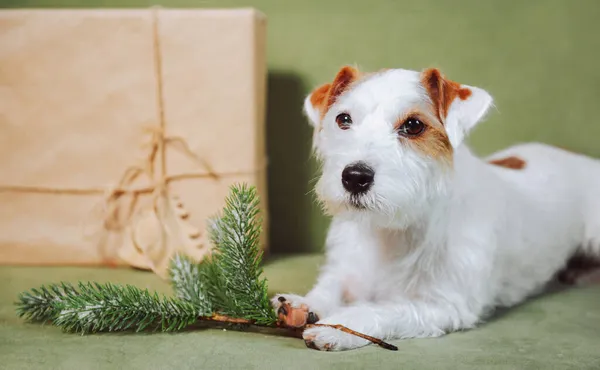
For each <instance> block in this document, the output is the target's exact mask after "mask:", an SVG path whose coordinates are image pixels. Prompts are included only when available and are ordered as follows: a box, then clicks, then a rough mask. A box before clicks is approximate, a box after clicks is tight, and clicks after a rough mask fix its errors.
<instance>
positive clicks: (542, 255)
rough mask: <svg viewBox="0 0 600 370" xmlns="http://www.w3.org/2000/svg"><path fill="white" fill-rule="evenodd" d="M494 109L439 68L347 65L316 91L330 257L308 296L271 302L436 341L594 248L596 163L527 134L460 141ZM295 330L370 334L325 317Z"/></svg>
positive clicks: (350, 340)
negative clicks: (479, 153)
mask: <svg viewBox="0 0 600 370" xmlns="http://www.w3.org/2000/svg"><path fill="white" fill-rule="evenodd" d="M491 105H492V98H491V96H490V95H489V94H488V93H487V92H486V91H484V90H482V89H480V88H477V87H473V86H468V85H463V84H459V83H457V82H454V81H451V80H449V79H447V78H446V77H444V76H443V75H442V74H441V73H440V72H439V71H438V70H437V69H427V70H424V71H422V72H416V71H409V70H403V69H389V70H384V71H381V72H378V73H371V74H363V73H361V72H359V71H358V70H357V69H356V68H353V67H344V68H342V69H341V70H340V71H339V72H338V74H337V75H336V77H335V79H334V80H333V82H331V83H328V84H325V85H323V86H321V87H319V88H317V89H315V90H314V91H313V92H312V93H311V94H310V95H309V96H308V97H307V98H306V100H305V105H304V110H305V113H306V115H307V117H308V119H309V120H310V122H311V124H312V125H313V126H314V138H313V140H314V149H315V154H316V156H317V158H318V159H319V160H320V161H321V162H322V176H321V177H320V180H319V182H318V184H317V186H316V192H317V195H318V198H319V200H320V201H321V203H322V205H323V208H324V209H325V210H326V212H327V213H328V214H330V215H332V216H333V220H332V224H331V227H330V230H329V233H328V236H327V241H326V255H327V260H326V264H325V265H324V267H323V269H322V272H321V274H320V276H319V278H318V282H317V283H316V285H315V286H314V288H313V289H312V290H311V291H310V292H309V293H308V294H307V295H306V296H304V297H300V296H296V295H292V294H283V295H277V296H275V297H274V299H273V305H274V306H275V308H276V309H280V308H281V306H282V304H286V305H289V307H292V308H295V309H301V310H304V311H306V312H307V313H308V312H310V316H311V317H313V318H314V320H318V322H319V323H323V324H340V325H343V326H346V327H348V328H350V329H352V330H355V331H358V332H361V333H364V334H367V335H370V336H373V337H378V338H381V339H402V338H417V337H435V336H440V335H442V334H444V333H448V332H452V331H457V330H463V329H468V328H473V327H474V326H476V324H477V323H478V322H480V321H481V320H482V319H484V318H485V317H486V315H488V314H489V313H490V312H491V311H492V310H493V309H494V308H495V307H499V306H505V307H506V306H512V305H515V304H517V303H519V302H522V301H523V300H525V299H526V298H527V297H529V296H531V295H533V294H536V293H538V292H540V291H541V290H542V289H543V288H544V286H545V285H546V284H547V283H548V282H549V281H550V280H552V278H553V277H554V276H555V275H556V274H557V273H558V272H559V271H560V270H561V269H562V268H564V267H565V266H566V263H567V261H568V260H569V258H571V257H572V256H575V255H578V256H586V257H589V258H598V257H600V161H598V160H595V159H591V158H588V157H585V156H582V155H578V154H574V153H571V152H568V151H565V150H562V149H558V148H555V147H551V146H547V145H543V144H535V143H532V144H524V145H517V146H514V147H511V148H508V149H506V150H503V151H501V152H498V153H496V154H494V155H492V156H491V157H490V158H486V159H485V160H482V159H480V158H478V157H476V156H475V155H474V154H473V153H472V152H471V151H470V150H469V148H468V147H467V146H466V145H465V144H464V142H463V140H464V139H465V136H466V135H467V134H468V132H469V131H470V130H471V129H472V128H473V127H474V126H475V125H476V124H477V123H478V122H480V121H481V120H482V118H483V117H484V116H485V114H486V113H487V112H488V110H489V108H490V106H491ZM284 311H285V310H284ZM280 313H281V312H280ZM284 313H285V312H284ZM284 320H285V315H284ZM303 337H304V340H305V342H306V343H307V345H308V346H309V347H312V348H316V349H320V350H333V351H336V350H347V349H353V348H358V347H361V346H365V345H367V344H369V343H370V342H369V341H367V340H365V339H362V338H360V337H357V336H353V335H350V334H347V333H344V332H342V331H339V330H336V329H334V328H330V327H312V328H309V329H307V330H305V331H304V333H303Z"/></svg>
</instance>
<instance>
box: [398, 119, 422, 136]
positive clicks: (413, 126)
mask: <svg viewBox="0 0 600 370" xmlns="http://www.w3.org/2000/svg"><path fill="white" fill-rule="evenodd" d="M424 129H425V125H424V124H423V122H421V121H419V120H418V119H416V118H414V117H410V118H409V119H407V120H406V121H404V123H403V124H402V126H400V128H399V129H398V133H399V134H401V135H404V136H415V135H419V134H420V133H421V132H423V130H424Z"/></svg>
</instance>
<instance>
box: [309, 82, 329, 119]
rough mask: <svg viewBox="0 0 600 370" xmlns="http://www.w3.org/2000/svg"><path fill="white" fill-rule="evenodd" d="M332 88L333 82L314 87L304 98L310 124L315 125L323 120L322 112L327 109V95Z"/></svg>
mask: <svg viewBox="0 0 600 370" xmlns="http://www.w3.org/2000/svg"><path fill="white" fill-rule="evenodd" d="M330 89H331V84H325V85H321V86H320V87H317V88H316V89H314V90H313V91H312V92H311V93H310V94H309V95H308V96H307V97H306V99H305V100H304V112H305V113H306V116H307V117H308V119H309V121H310V124H311V125H313V126H315V127H316V126H318V125H319V122H320V121H321V116H322V112H325V110H326V109H327V96H328V95H329V90H330Z"/></svg>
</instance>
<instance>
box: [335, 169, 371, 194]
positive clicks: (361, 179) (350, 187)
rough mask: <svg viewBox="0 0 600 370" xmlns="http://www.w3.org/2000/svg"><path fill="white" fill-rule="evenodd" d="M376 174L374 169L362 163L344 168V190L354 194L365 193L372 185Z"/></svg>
mask: <svg viewBox="0 0 600 370" xmlns="http://www.w3.org/2000/svg"><path fill="white" fill-rule="evenodd" d="M374 178H375V172H374V171H373V169H372V168H371V167H369V166H367V165H366V164H364V163H362V162H358V163H354V164H351V165H349V166H346V168H344V171H342V184H343V185H344V189H346V190H347V191H349V192H350V193H352V194H359V193H364V192H366V191H367V190H369V188H370V187H371V185H373V179H374Z"/></svg>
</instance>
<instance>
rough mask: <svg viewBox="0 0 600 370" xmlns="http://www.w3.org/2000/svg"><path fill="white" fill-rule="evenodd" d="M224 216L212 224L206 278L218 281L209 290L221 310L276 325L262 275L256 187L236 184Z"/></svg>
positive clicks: (262, 323)
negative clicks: (210, 257) (211, 246)
mask: <svg viewBox="0 0 600 370" xmlns="http://www.w3.org/2000/svg"><path fill="white" fill-rule="evenodd" d="M225 204H226V205H225V208H224V209H223V215H222V216H221V217H219V218H217V219H216V220H214V222H213V224H212V226H211V227H210V234H211V239H212V241H213V243H214V245H215V253H214V255H213V256H212V260H211V262H210V263H209V266H208V267H207V268H206V275H205V276H206V278H207V279H208V281H211V282H215V284H213V285H211V287H210V290H209V293H210V297H211V299H212V300H213V302H214V305H215V308H216V309H217V311H218V313H220V314H222V315H225V316H232V317H239V318H244V319H247V320H250V321H251V322H253V323H256V324H257V325H273V324H274V323H275V322H276V320H277V317H276V316H275V312H274V311H273V308H272V307H271V304H270V301H269V296H268V292H267V281H266V279H264V278H261V276H262V272H263V271H262V267H261V262H262V252H261V250H260V244H259V243H260V233H261V219H260V217H258V214H259V207H258V205H259V199H258V195H257V194H256V188H254V187H248V186H246V185H234V186H233V187H232V188H231V194H230V196H229V197H227V198H226V200H225Z"/></svg>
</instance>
